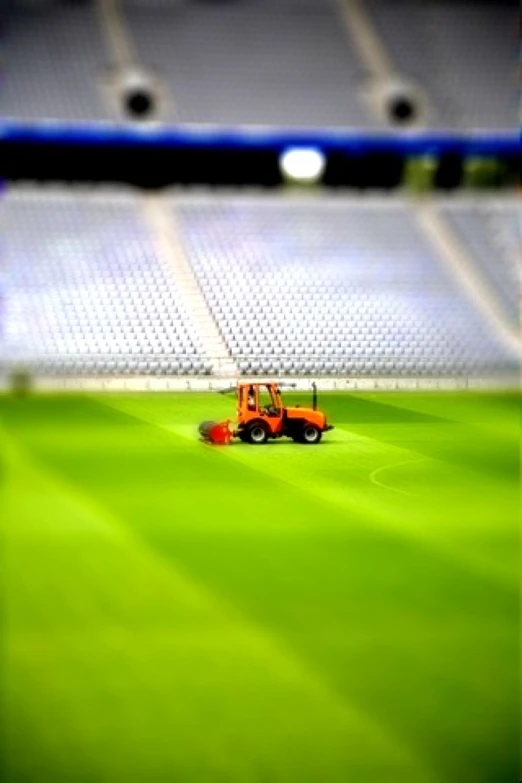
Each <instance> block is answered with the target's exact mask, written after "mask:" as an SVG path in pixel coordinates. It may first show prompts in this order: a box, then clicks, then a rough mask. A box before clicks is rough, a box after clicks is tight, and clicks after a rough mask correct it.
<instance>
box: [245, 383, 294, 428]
mask: <svg viewBox="0 0 522 783" xmlns="http://www.w3.org/2000/svg"><path fill="white" fill-rule="evenodd" d="M258 416H262V417H268V418H270V419H281V418H282V416H283V403H282V401H281V393H280V391H279V388H278V386H277V385H276V384H274V383H248V384H247V383H243V384H239V387H238V408H237V418H238V420H239V421H242V422H248V421H250V420H252V419H255V418H257V417H258Z"/></svg>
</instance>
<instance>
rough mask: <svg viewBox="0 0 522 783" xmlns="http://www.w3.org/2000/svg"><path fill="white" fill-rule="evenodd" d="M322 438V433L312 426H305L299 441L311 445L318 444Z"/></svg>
mask: <svg viewBox="0 0 522 783" xmlns="http://www.w3.org/2000/svg"><path fill="white" fill-rule="evenodd" d="M322 436H323V433H322V432H321V430H320V429H318V427H316V426H315V425H314V424H305V426H304V427H303V429H302V430H301V437H300V441H301V443H308V444H310V445H311V444H313V443H319V441H320V440H321V438H322Z"/></svg>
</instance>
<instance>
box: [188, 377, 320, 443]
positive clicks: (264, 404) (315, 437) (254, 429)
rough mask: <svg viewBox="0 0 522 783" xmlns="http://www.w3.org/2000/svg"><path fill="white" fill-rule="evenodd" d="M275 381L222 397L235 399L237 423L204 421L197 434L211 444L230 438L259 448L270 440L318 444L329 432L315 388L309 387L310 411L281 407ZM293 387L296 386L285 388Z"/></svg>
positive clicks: (237, 388)
mask: <svg viewBox="0 0 522 783" xmlns="http://www.w3.org/2000/svg"><path fill="white" fill-rule="evenodd" d="M282 385H283V384H278V383H275V382H274V381H265V382H262V383H238V384H237V386H233V387H231V388H230V389H222V390H221V394H226V393H229V392H234V393H235V394H236V396H237V422H236V424H235V425H233V424H232V422H231V421H230V420H226V421H222V422H215V421H203V422H202V423H201V424H200V425H199V434H200V435H201V437H202V438H203V440H206V441H209V442H210V443H220V444H229V443H230V442H231V441H232V439H233V438H239V440H241V441H243V442H244V443H253V444H255V445H259V444H262V443H266V442H267V440H268V439H269V438H281V437H283V436H286V437H288V438H292V440H294V441H295V442H296V443H306V444H310V445H311V444H315V443H319V441H320V440H321V438H322V436H323V432H327V431H328V430H332V429H333V427H332V425H331V424H328V423H327V421H326V415H325V414H324V413H323V412H322V411H318V410H317V387H316V384H315V383H313V384H312V390H313V397H312V407H311V408H301V407H299V405H296V406H295V407H293V408H289V407H286V406H285V405H284V404H283V400H282V397H281V391H280V387H281V386H282ZM288 385H291V386H294V385H295V384H288Z"/></svg>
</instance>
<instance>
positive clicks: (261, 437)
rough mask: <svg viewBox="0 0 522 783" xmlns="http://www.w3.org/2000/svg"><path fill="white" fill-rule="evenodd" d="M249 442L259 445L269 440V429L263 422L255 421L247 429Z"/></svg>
mask: <svg viewBox="0 0 522 783" xmlns="http://www.w3.org/2000/svg"><path fill="white" fill-rule="evenodd" d="M246 434H247V438H248V442H249V443H254V444H255V445H256V446H259V445H260V444H261V443H266V442H267V440H268V430H267V428H266V426H265V425H264V424H263V423H262V422H257V421H256V422H253V424H251V425H250V427H249V428H248V429H247V431H246Z"/></svg>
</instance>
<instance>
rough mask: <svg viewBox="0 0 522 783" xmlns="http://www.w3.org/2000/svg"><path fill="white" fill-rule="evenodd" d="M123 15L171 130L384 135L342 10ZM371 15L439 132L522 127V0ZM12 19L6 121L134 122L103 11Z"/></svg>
mask: <svg viewBox="0 0 522 783" xmlns="http://www.w3.org/2000/svg"><path fill="white" fill-rule="evenodd" d="M100 7H103V6H100ZM120 7H121V14H120V15H119V17H118V18H119V19H120V22H121V25H120V27H121V29H120V32H121V35H122V37H123V38H125V39H128V42H129V48H130V51H132V52H134V53H135V57H136V58H137V59H136V62H134V63H133V65H134V66H136V67H137V68H138V70H139V69H142V70H143V72H144V73H146V74H150V78H151V80H152V82H154V81H155V82H157V84H158V85H160V84H161V96H162V97H161V99H158V103H159V104H160V105H161V110H159V115H158V117H157V118H159V119H161V120H163V121H166V122H177V123H189V124H192V123H194V124H198V123H203V124H215V125H220V126H242V125H261V126H270V127H276V128H277V127H286V128H306V127H308V128H317V127H321V128H328V127H333V128H338V127H345V128H346V127H348V128H359V129H362V130H364V129H371V128H373V129H375V128H379V127H383V126H384V125H385V119H384V118H383V117H382V116H381V114H380V113H379V112H374V111H373V110H372V108H371V106H370V105H368V104H367V101H366V100H365V97H364V93H365V91H366V90H367V88H368V73H367V71H366V68H365V66H364V64H363V63H362V62H361V60H360V59H359V54H358V52H357V48H356V47H355V46H354V41H353V40H351V38H350V36H349V35H348V34H347V32H346V30H344V29H343V25H342V23H341V20H340V14H339V9H338V6H337V4H336V3H335V2H334V0H302V2H296V0H265V2H259V0H241V2H231V3H222V2H219V3H208V2H207V3H201V2H196V1H193V2H175V3H171V2H165V0H156V1H155V2H152V3H151V2H145V1H144V0H122V2H121V5H120ZM363 8H364V9H365V10H366V11H367V14H368V17H369V18H370V20H371V22H372V23H373V25H374V28H375V30H376V32H377V34H378V37H379V40H380V42H381V44H382V46H383V48H384V50H385V51H386V52H387V53H388V54H389V55H390V58H391V61H392V63H393V66H394V68H395V71H396V75H399V76H400V77H404V78H406V79H412V80H413V81H414V83H416V84H418V85H419V87H420V89H421V90H422V91H423V93H424V94H425V95H426V97H427V107H428V109H427V114H426V116H425V117H424V118H423V120H425V122H426V124H427V125H428V127H432V128H454V129H458V128H468V129H470V128H490V129H499V128H511V129H513V128H514V127H516V126H517V124H518V123H517V111H518V92H519V91H518V85H517V51H516V8H515V4H514V3H513V2H506V0H503V1H502V2H499V3H496V4H495V3H478V4H473V3H471V2H469V1H468V0H455V1H454V2H451V3H449V2H446V1H445V0H427V1H426V2H418V0H396V2H393V3H391V2H388V1H387V0H365V3H364V4H363ZM4 18H5V24H4V25H3V27H4V34H3V35H2V50H3V78H2V82H1V86H0V106H1V111H2V114H3V115H4V116H5V117H11V118H15V119H23V120H37V119H45V118H51V119H58V120H68V121H100V120H109V119H112V120H113V121H121V120H123V119H124V112H123V109H122V106H121V105H120V104H119V103H118V99H117V98H116V95H115V93H114V92H113V91H114V89H116V88H115V87H114V84H113V82H112V81H111V80H114V78H115V71H114V69H115V67H116V66H117V65H119V66H120V67H123V66H122V64H121V63H119V64H118V63H117V62H116V61H117V56H116V53H115V52H113V55H114V56H111V55H110V52H109V49H106V46H107V42H108V41H110V39H111V36H110V35H107V30H104V27H106V26H107V20H106V19H105V20H104V17H103V16H102V15H99V14H98V13H97V9H96V4H95V3H93V2H82V3H77V2H74V3H55V2H51V1H50V0H37V2H34V0H33V1H31V0H7V4H6V10H5V11H4ZM109 60H111V62H109ZM128 66H129V63H126V67H128ZM390 76H392V74H390ZM111 84H112V86H111V87H109V86H108V85H111ZM158 89H159V87H158Z"/></svg>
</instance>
